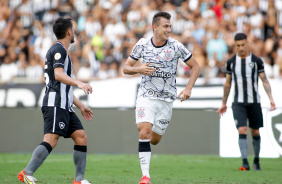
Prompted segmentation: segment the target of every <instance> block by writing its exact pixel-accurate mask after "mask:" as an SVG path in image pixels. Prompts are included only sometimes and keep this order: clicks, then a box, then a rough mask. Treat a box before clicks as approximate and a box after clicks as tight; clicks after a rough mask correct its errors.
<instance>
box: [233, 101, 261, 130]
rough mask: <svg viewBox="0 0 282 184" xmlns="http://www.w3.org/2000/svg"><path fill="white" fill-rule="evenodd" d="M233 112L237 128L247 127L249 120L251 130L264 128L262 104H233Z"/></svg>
mask: <svg viewBox="0 0 282 184" xmlns="http://www.w3.org/2000/svg"><path fill="white" fill-rule="evenodd" d="M232 111H233V117H234V120H235V123H236V127H237V128H239V127H242V126H247V119H248V120H249V127H250V128H252V129H259V128H260V127H263V118H262V110H261V106H260V103H250V104H243V103H233V104H232Z"/></svg>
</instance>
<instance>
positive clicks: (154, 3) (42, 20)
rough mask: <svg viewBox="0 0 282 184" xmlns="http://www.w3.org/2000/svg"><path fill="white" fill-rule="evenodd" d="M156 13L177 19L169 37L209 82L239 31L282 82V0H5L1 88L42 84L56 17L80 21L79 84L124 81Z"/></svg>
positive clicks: (75, 57)
mask: <svg viewBox="0 0 282 184" xmlns="http://www.w3.org/2000/svg"><path fill="white" fill-rule="evenodd" d="M158 11H166V12H169V13H170V14H171V15H172V20H171V22H172V32H171V34H170V36H171V37H172V38H175V39H177V40H179V41H180V42H181V43H183V44H184V45H185V46H186V47H187V48H188V49H189V50H190V51H191V52H192V53H193V56H194V57H195V58H196V60H197V61H198V62H199V64H200V66H201V76H200V77H203V78H205V79H206V81H208V79H210V78H214V77H219V78H220V77H224V75H225V62H226V60H227V59H228V58H229V57H230V56H231V55H233V54H234V53H235V50H234V41H233V38H234V35H235V34H236V33H237V32H244V33H246V34H247V35H248V43H249V46H250V50H251V52H252V53H254V54H255V55H257V56H259V57H261V58H262V59H263V61H264V62H265V71H266V74H267V76H268V77H270V78H278V77H282V39H280V38H282V0H1V1H0V42H1V43H0V81H1V82H9V81H11V80H13V79H15V78H16V79H24V80H25V81H26V79H29V80H30V81H34V80H35V81H40V82H43V76H44V61H45V55H46V52H47V50H48V49H49V48H50V47H51V45H52V44H53V43H54V42H55V41H56V39H55V37H54V35H53V32H52V23H53V21H54V20H55V19H56V18H57V17H59V16H68V17H71V18H72V19H73V20H75V22H76V25H75V26H76V38H75V40H76V41H75V43H74V44H72V45H71V47H70V49H69V55H70V57H71V59H72V62H73V65H74V73H75V76H76V78H78V79H79V80H83V81H90V80H100V79H101V80H102V79H108V78H115V77H127V76H125V75H124V74H123V73H122V72H121V68H122V66H123V64H124V62H125V60H126V58H127V57H128V55H129V53H130V52H131V49H132V47H133V45H134V44H135V43H136V42H137V41H138V40H139V39H140V38H142V37H150V36H152V27H151V24H152V23H151V20H152V16H153V15H154V14H155V13H156V12H158ZM179 65H181V67H178V68H179V70H178V74H177V75H178V76H179V77H189V68H187V67H186V65H185V64H184V63H182V62H179Z"/></svg>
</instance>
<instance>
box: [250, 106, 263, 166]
mask: <svg viewBox="0 0 282 184" xmlns="http://www.w3.org/2000/svg"><path fill="white" fill-rule="evenodd" d="M248 114H249V126H250V130H251V134H252V137H253V142H252V144H253V149H254V155H255V157H254V163H253V168H254V170H261V168H260V163H259V153H260V144H261V139H260V133H259V128H260V127H263V116H262V110H261V106H260V104H252V105H251V106H250V108H249V113H248Z"/></svg>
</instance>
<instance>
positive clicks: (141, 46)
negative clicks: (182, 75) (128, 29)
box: [123, 12, 200, 184]
mask: <svg viewBox="0 0 282 184" xmlns="http://www.w3.org/2000/svg"><path fill="white" fill-rule="evenodd" d="M170 17H171V15H170V14H169V13H166V12H158V13H156V14H155V15H154V17H153V21H152V28H153V37H152V38H148V39H145V38H141V39H140V40H139V41H138V42H137V43H136V45H135V46H134V48H133V50H132V52H131V54H130V56H129V57H128V59H127V61H126V63H125V66H124V69H123V72H124V73H125V74H129V75H133V74H137V73H139V74H142V80H141V84H140V87H139V90H138V97H137V102H136V124H137V128H138V130H139V159H140V166H141V171H142V179H141V181H140V182H139V184H150V183H151V182H150V174H149V166H150V159H151V147H150V143H151V144H153V145H156V144H158V143H159V142H160V140H161V138H162V136H163V135H164V133H165V130H166V128H167V126H168V124H169V122H170V119H171V114H172V103H173V101H174V100H175V99H176V95H177V94H176V86H175V83H176V71H177V63H178V61H179V59H180V60H182V61H183V62H185V63H186V64H187V65H188V66H189V67H190V68H191V75H190V79H189V82H188V84H187V86H186V87H185V89H184V90H183V91H181V92H180V93H179V95H178V97H181V102H182V101H184V100H186V99H188V98H189V97H190V96H191V91H192V87H193V86H194V84H195V81H196V80H197V78H198V76H199V72H200V67H199V65H198V63H197V61H196V60H195V59H194V57H193V56H192V54H191V52H189V51H188V50H187V48H186V47H185V46H184V45H183V44H181V43H180V42H178V41H176V40H174V39H172V38H170V37H169V34H170V32H171V23H170ZM140 58H142V59H143V60H142V65H141V66H134V64H135V63H136V62H137V61H138V60H139V59H140Z"/></svg>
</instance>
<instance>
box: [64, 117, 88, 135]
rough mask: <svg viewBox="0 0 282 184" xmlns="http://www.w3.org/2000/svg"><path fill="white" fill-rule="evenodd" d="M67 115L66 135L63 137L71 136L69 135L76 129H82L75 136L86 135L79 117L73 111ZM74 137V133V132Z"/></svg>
mask: <svg viewBox="0 0 282 184" xmlns="http://www.w3.org/2000/svg"><path fill="white" fill-rule="evenodd" d="M69 116H70V119H69V129H68V132H67V135H66V136H65V137H66V138H69V137H71V135H72V134H73V133H74V132H76V131H77V130H82V131H79V132H80V133H79V134H78V135H77V136H80V137H86V135H85V131H84V128H83V126H82V123H81V121H80V119H79V118H78V117H77V115H76V114H75V113H74V112H70V113H69ZM75 137H76V134H75ZM72 138H73V137H72Z"/></svg>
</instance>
